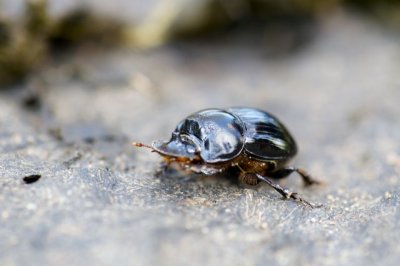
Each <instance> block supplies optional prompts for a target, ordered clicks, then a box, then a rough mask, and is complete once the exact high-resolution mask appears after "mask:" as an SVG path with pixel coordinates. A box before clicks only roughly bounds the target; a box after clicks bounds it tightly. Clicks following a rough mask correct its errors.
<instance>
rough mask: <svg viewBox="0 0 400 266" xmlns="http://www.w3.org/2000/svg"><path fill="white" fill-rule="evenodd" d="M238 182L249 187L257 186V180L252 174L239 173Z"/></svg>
mask: <svg viewBox="0 0 400 266" xmlns="http://www.w3.org/2000/svg"><path fill="white" fill-rule="evenodd" d="M239 182H242V183H245V184H247V185H250V186H255V185H257V184H258V178H257V176H255V175H254V174H249V173H246V172H241V173H240V174H239Z"/></svg>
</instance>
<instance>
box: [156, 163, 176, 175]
mask: <svg viewBox="0 0 400 266" xmlns="http://www.w3.org/2000/svg"><path fill="white" fill-rule="evenodd" d="M172 162H173V160H164V161H162V162H161V163H160V165H159V166H158V168H157V169H156V172H155V176H156V177H159V176H161V175H162V174H164V173H165V172H166V171H167V170H168V168H169V166H170V165H171V163H172Z"/></svg>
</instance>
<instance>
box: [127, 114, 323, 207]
mask: <svg viewBox="0 0 400 266" xmlns="http://www.w3.org/2000/svg"><path fill="white" fill-rule="evenodd" d="M133 145H134V146H137V147H147V148H150V149H152V150H153V151H154V152H157V153H159V154H160V155H162V156H163V157H164V159H165V160H164V166H165V168H167V167H168V166H169V165H170V164H171V163H173V162H176V163H178V165H180V166H181V167H182V168H184V169H188V170H190V171H192V172H194V173H200V174H204V175H214V174H217V173H221V172H224V171H228V170H230V169H232V168H236V169H238V170H239V171H238V172H239V175H238V178H239V180H240V181H241V182H244V183H246V184H248V185H257V184H258V183H259V181H263V182H265V183H267V184H268V185H269V186H271V187H272V188H273V189H275V190H276V191H277V192H279V193H280V194H281V195H282V196H283V197H284V198H286V199H293V200H296V201H299V202H302V203H303V204H306V205H308V206H310V207H316V205H314V204H311V203H309V202H308V201H306V200H304V199H302V198H301V197H299V196H298V194H297V193H295V192H291V191H290V190H289V189H286V188H283V187H281V186H280V185H279V184H277V183H276V182H274V181H273V180H279V179H282V178H285V177H287V176H289V175H290V174H291V173H293V172H297V173H298V174H299V175H300V176H301V178H302V179H303V183H304V184H305V185H306V186H309V185H313V184H319V183H320V182H319V181H317V180H315V179H314V178H312V177H311V176H310V175H309V174H308V173H307V172H306V171H305V170H303V169H301V168H297V167H292V166H288V163H289V161H290V160H291V159H292V158H293V157H294V156H295V155H296V154H297V150H298V149H297V145H296V142H295V140H294V139H293V137H292V136H291V134H290V133H289V131H288V130H287V129H286V127H285V126H284V125H283V124H282V123H281V122H280V121H279V120H278V119H277V118H276V117H275V116H273V115H272V114H270V113H268V112H266V111H263V110H261V109H256V108H250V107H232V108H227V109H216V108H211V109H205V110H201V111H199V112H196V113H194V114H192V115H189V116H188V117H186V118H185V119H183V120H182V121H181V122H180V123H179V124H178V125H177V126H176V128H175V130H174V131H173V132H172V135H171V138H170V140H169V141H154V142H153V143H152V145H151V146H150V145H146V144H143V143H139V142H134V143H133Z"/></svg>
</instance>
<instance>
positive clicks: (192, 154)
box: [152, 109, 244, 163]
mask: <svg viewBox="0 0 400 266" xmlns="http://www.w3.org/2000/svg"><path fill="white" fill-rule="evenodd" d="M243 138H244V136H243V126H242V124H241V122H240V121H239V120H238V119H237V118H236V117H234V116H233V115H231V114H229V113H227V112H225V111H222V110H219V109H206V110H203V111H200V112H197V113H195V114H193V115H191V116H189V117H187V118H186V119H184V120H183V121H181V122H180V123H179V124H178V126H177V127H176V129H175V130H174V132H173V133H172V136H171V139H170V140H169V141H167V142H160V141H156V142H153V144H152V148H153V149H154V150H155V151H156V152H158V153H160V154H161V155H164V156H172V157H178V158H181V159H183V158H186V159H188V160H189V161H194V160H201V161H204V162H206V163H219V162H224V161H227V160H230V159H233V158H234V157H236V156H237V155H238V154H240V152H241V151H242V149H243V146H244V142H243Z"/></svg>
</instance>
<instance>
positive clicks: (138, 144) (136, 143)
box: [132, 142, 154, 151]
mask: <svg viewBox="0 0 400 266" xmlns="http://www.w3.org/2000/svg"><path fill="white" fill-rule="evenodd" d="M132 145H133V146H135V147H139V148H141V147H145V148H148V149H151V150H152V151H154V148H153V147H152V146H150V145H147V144H144V143H141V142H132Z"/></svg>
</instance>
